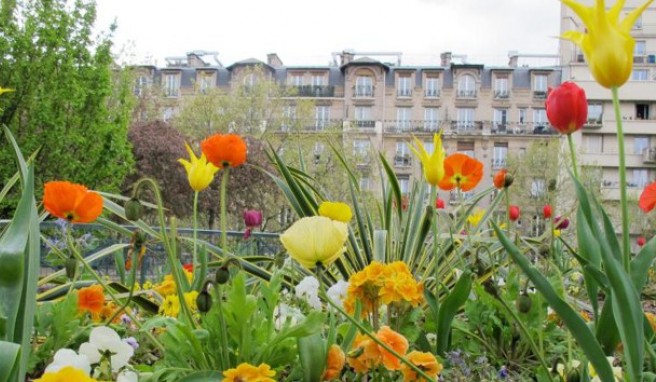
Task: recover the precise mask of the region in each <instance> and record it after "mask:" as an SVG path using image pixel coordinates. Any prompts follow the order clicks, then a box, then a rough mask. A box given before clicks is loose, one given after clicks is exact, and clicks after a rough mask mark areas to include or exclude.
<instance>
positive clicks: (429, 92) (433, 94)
mask: <svg viewBox="0 0 656 382" xmlns="http://www.w3.org/2000/svg"><path fill="white" fill-rule="evenodd" d="M439 97H440V91H439V90H437V89H426V90H424V98H439Z"/></svg>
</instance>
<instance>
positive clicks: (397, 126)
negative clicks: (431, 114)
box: [385, 120, 439, 134]
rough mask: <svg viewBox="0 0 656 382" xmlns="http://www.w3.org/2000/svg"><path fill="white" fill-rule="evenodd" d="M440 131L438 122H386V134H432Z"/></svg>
mask: <svg viewBox="0 0 656 382" xmlns="http://www.w3.org/2000/svg"><path fill="white" fill-rule="evenodd" d="M438 130H439V122H438V121H411V120H392V121H386V123H385V132H386V133H393V134H394V133H397V134H398V133H408V132H412V133H430V132H437V131H438Z"/></svg>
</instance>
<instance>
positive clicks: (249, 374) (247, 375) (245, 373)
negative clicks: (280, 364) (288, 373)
mask: <svg viewBox="0 0 656 382" xmlns="http://www.w3.org/2000/svg"><path fill="white" fill-rule="evenodd" d="M275 375H276V372H275V370H271V366H269V365H267V364H266V363H263V364H260V366H253V365H251V364H248V363H246V362H244V363H241V364H239V366H237V367H235V368H232V369H228V370H226V371H224V372H223V376H224V377H225V378H223V382H246V381H247V382H275V380H274V379H273V378H271V377H274V376H275Z"/></svg>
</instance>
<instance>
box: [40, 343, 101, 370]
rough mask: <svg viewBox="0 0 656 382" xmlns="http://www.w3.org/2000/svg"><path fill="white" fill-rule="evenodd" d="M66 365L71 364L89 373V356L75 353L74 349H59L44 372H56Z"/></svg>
mask: <svg viewBox="0 0 656 382" xmlns="http://www.w3.org/2000/svg"><path fill="white" fill-rule="evenodd" d="M66 366H73V367H74V368H76V369H80V370H82V371H83V372H85V373H86V374H87V375H89V374H90V373H91V364H90V363H89V358H88V357H87V356H86V355H84V354H77V353H76V352H75V350H71V349H59V350H57V353H55V357H54V359H53V361H52V363H51V364H50V365H48V366H47V367H46V370H45V372H46V373H48V372H53V373H54V372H57V371H59V369H62V368H64V367H66Z"/></svg>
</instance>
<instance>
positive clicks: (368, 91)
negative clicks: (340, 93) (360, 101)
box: [353, 85, 374, 98]
mask: <svg viewBox="0 0 656 382" xmlns="http://www.w3.org/2000/svg"><path fill="white" fill-rule="evenodd" d="M353 96H354V97H355V98H372V97H373V96H374V87H373V86H369V85H357V86H355V87H354V88H353Z"/></svg>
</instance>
